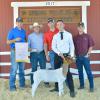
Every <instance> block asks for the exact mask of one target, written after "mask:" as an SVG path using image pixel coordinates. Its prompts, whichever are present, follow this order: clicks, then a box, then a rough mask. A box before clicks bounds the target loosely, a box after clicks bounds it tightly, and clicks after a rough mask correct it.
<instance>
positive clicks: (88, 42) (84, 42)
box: [74, 22, 94, 92]
mask: <svg viewBox="0 0 100 100" xmlns="http://www.w3.org/2000/svg"><path fill="white" fill-rule="evenodd" d="M84 28H85V27H84V23H83V22H80V23H78V27H77V29H78V35H77V36H76V37H74V44H75V54H76V65H77V68H78V72H79V81H80V87H79V88H78V89H84V75H83V66H84V68H85V71H86V73H87V76H88V80H89V84H90V92H93V91H94V82H93V75H92V72H91V66H90V58H89V57H90V54H91V51H92V49H93V46H94V41H93V38H92V37H91V36H90V35H89V34H87V33H85V32H84Z"/></svg>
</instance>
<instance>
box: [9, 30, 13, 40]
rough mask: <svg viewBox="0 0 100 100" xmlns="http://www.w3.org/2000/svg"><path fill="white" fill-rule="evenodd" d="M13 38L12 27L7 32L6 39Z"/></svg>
mask: <svg viewBox="0 0 100 100" xmlns="http://www.w3.org/2000/svg"><path fill="white" fill-rule="evenodd" d="M12 39H14V36H13V29H11V30H10V31H9V32H8V36H7V40H12Z"/></svg>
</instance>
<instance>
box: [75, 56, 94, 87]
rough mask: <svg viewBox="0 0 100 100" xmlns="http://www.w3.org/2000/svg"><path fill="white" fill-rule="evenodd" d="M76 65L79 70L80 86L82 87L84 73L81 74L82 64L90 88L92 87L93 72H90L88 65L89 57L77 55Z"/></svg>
mask: <svg viewBox="0 0 100 100" xmlns="http://www.w3.org/2000/svg"><path fill="white" fill-rule="evenodd" d="M76 65H77V68H78V72H79V81H80V86H82V87H84V75H83V66H84V68H85V71H86V73H87V76H88V80H89V84H90V88H94V82H93V74H92V71H91V66H90V59H89V58H88V57H84V56H77V58H76Z"/></svg>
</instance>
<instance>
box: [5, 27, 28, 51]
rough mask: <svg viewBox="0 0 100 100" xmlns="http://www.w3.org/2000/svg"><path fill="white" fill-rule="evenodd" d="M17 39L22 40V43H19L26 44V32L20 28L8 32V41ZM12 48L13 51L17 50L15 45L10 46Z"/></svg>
mask: <svg viewBox="0 0 100 100" xmlns="http://www.w3.org/2000/svg"><path fill="white" fill-rule="evenodd" d="M16 38H21V40H20V41H18V42H25V41H26V31H25V30H24V29H18V27H15V28H12V29H11V30H10V31H9V32H8V36H7V39H8V40H13V39H16ZM10 47H11V48H12V49H13V48H15V43H12V44H10Z"/></svg>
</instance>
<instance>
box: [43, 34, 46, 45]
mask: <svg viewBox="0 0 100 100" xmlns="http://www.w3.org/2000/svg"><path fill="white" fill-rule="evenodd" d="M43 42H44V43H46V44H47V35H46V33H44V39H43Z"/></svg>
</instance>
